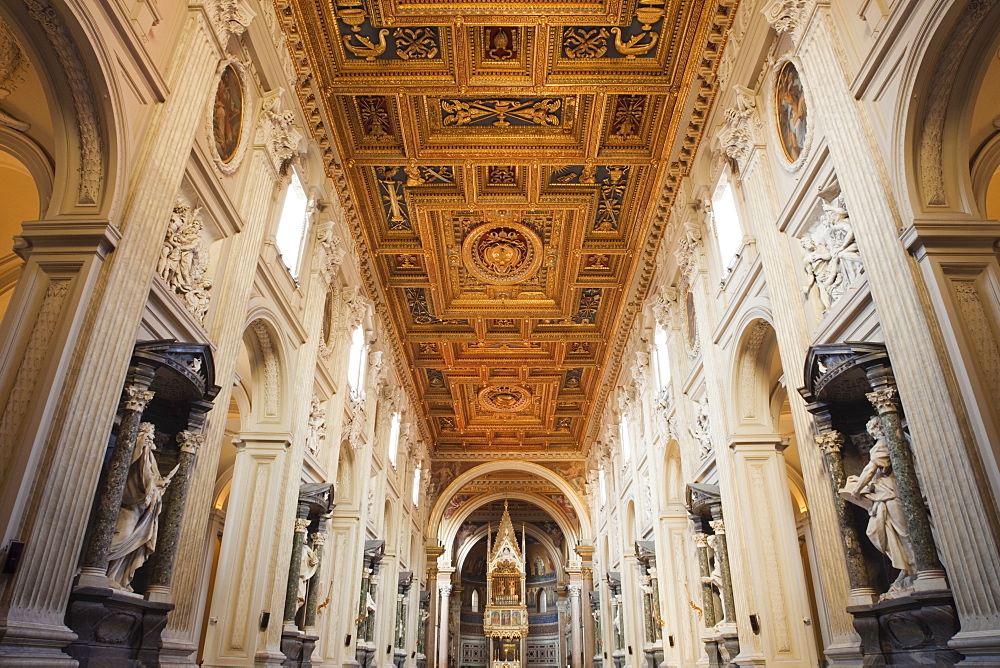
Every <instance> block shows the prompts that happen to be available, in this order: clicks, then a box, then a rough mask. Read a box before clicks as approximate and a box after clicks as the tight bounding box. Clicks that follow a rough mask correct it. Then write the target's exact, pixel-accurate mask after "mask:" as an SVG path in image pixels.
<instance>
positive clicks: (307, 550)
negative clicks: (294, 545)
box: [295, 543, 319, 610]
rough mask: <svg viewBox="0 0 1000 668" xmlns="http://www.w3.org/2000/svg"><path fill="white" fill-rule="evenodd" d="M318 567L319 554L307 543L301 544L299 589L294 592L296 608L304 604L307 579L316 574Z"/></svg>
mask: <svg viewBox="0 0 1000 668" xmlns="http://www.w3.org/2000/svg"><path fill="white" fill-rule="evenodd" d="M318 568H319V555H317V554H316V550H314V549H312V547H310V545H309V544H308V543H306V544H304V545H303V546H302V561H301V562H300V567H299V589H298V593H297V594H296V599H297V601H298V602H297V604H296V606H295V608H296V610H299V609H301V608H302V606H303V605H305V604H306V586H307V585H308V584H309V580H311V579H312V577H313V576H314V575H316V569H318Z"/></svg>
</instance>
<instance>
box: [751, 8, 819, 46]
mask: <svg viewBox="0 0 1000 668" xmlns="http://www.w3.org/2000/svg"><path fill="white" fill-rule="evenodd" d="M807 4H808V0H772V2H768V3H767V4H765V5H764V7H763V8H762V9H761V10H760V11H761V13H762V14H763V15H764V18H765V19H766V20H767V22H768V23H770V24H771V27H772V28H774V30H775V32H777V33H778V34H784V33H789V34H791V36H792V39H793V40H796V41H797V40H798V33H799V29H800V28H801V27H802V19H803V18H804V17H805V13H806V11H805V10H806V5H807Z"/></svg>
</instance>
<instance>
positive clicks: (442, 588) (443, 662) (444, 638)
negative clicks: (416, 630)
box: [436, 582, 452, 668]
mask: <svg viewBox="0 0 1000 668" xmlns="http://www.w3.org/2000/svg"><path fill="white" fill-rule="evenodd" d="M451 590H452V587H451V584H450V583H440V582H439V583H438V595H439V597H440V601H439V608H438V624H439V627H438V662H437V667H436V668H448V623H449V622H450V621H451V617H450V615H449V614H448V607H449V603H450V602H451Z"/></svg>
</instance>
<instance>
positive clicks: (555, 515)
mask: <svg viewBox="0 0 1000 668" xmlns="http://www.w3.org/2000/svg"><path fill="white" fill-rule="evenodd" d="M504 499H517V500H519V501H526V502H528V503H531V504H533V505H535V506H538V507H539V508H541V509H542V510H544V511H545V512H546V513H548V514H549V516H551V517H552V520H553V521H554V522H555V523H556V524H558V525H559V529H560V530H561V531H562V532H563V536H565V537H566V546H567V549H570V550H571V549H574V548H575V547H576V545H579V544H580V542H581V536H580V532H579V531H577V530H576V528H575V527H574V526H573V522H572V521H571V520H570V519H569V518H568V517H567V516H566V514H565V513H564V512H563V510H562V509H561V508H560V507H559V506H557V505H556V504H554V503H552V502H551V501H549V500H548V499H546V498H544V497H542V496H539V495H536V494H531V493H527V492H509V491H505V492H493V493H490V494H482V495H480V496H477V497H475V498H473V499H471V500H470V501H468V502H467V503H466V504H465V505H463V506H462V508H461V509H459V511H458V512H456V513H455V514H454V515H453V516H452V517H451V518H450V519H448V520H447V521H446V522H443V523H440V524H439V525H438V526H439V527H440V529H439V531H438V534H437V535H438V541H439V542H440V544H441V545H443V546H444V550H445V551H444V554H443V555H442V556H443V557H444V558H445V559H446V560H448V561H449V562H452V561H453V558H452V556H453V555H452V550H453V548H454V543H455V537H456V536H457V535H458V530H459V528H461V526H462V524H464V523H465V520H466V519H468V517H469V516H470V515H472V513H474V512H475V511H476V510H477V509H479V508H481V507H482V506H484V505H486V504H488V503H492V502H493V501H502V500H504Z"/></svg>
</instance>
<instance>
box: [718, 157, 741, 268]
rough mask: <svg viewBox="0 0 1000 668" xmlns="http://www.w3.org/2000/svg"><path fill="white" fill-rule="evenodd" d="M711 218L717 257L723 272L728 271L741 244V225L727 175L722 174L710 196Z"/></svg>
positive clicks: (731, 186)
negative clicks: (717, 252) (717, 250)
mask: <svg viewBox="0 0 1000 668" xmlns="http://www.w3.org/2000/svg"><path fill="white" fill-rule="evenodd" d="M712 220H713V225H712V227H713V228H714V231H715V241H716V246H717V247H718V249H719V259H720V260H721V261H722V267H723V272H724V273H725V272H728V271H729V270H730V269H731V268H732V265H733V261H734V260H735V258H736V255H737V254H738V253H739V252H740V246H742V245H743V226H742V225H740V216H739V213H738V211H737V209H736V198H735V197H734V196H733V184H732V183H730V182H729V175H728V174H723V176H722V178H721V179H719V185H718V186H717V187H716V189H715V196H714V197H712Z"/></svg>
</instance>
